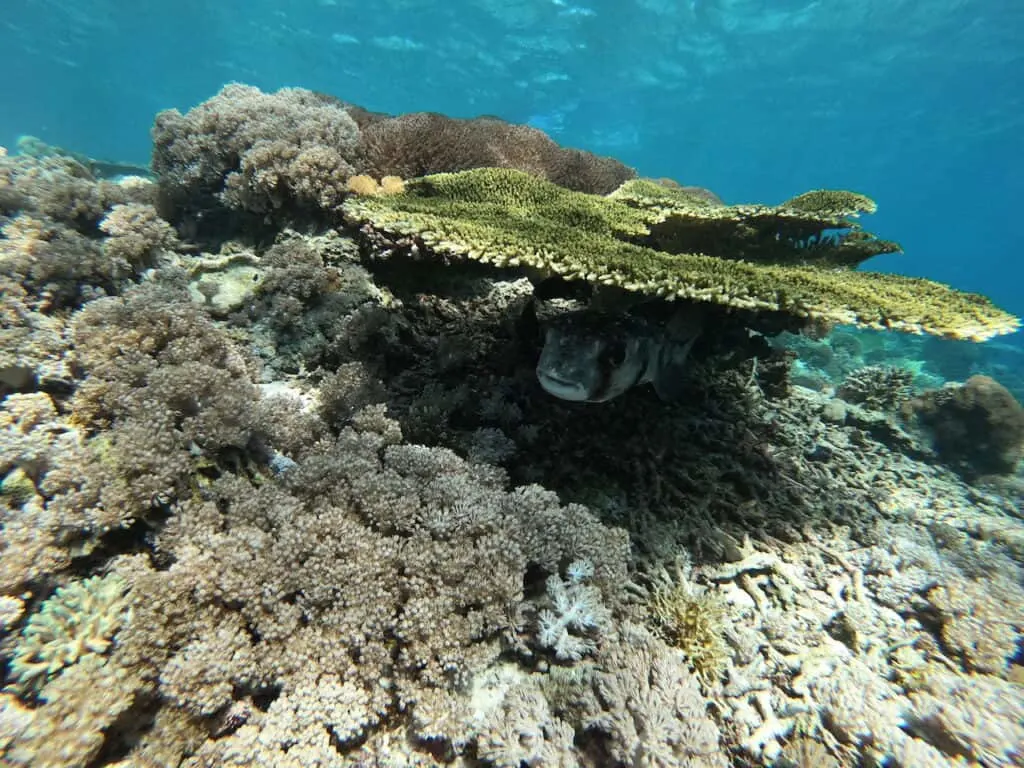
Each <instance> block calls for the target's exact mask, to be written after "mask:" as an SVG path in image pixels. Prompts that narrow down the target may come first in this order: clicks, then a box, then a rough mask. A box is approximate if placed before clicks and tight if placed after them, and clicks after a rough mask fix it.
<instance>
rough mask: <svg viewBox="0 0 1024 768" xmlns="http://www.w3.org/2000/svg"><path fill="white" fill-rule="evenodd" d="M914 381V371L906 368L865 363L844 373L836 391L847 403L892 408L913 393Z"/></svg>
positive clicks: (882, 408) (880, 408)
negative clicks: (846, 373) (845, 374)
mask: <svg viewBox="0 0 1024 768" xmlns="http://www.w3.org/2000/svg"><path fill="white" fill-rule="evenodd" d="M913 381H914V374H913V373H912V372H911V371H908V370H907V369H906V368H896V367H894V366H881V365H868V366H864V367H863V368H858V369H857V370H855V371H854V372H853V373H851V374H850V375H849V376H847V377H846V379H844V380H843V383H842V384H841V385H840V386H839V388H838V390H837V391H836V394H838V395H839V397H841V398H842V399H843V400H845V401H846V402H848V403H859V404H862V405H864V406H865V407H867V408H873V409H875V410H879V411H892V410H895V409H896V408H897V407H899V405H900V403H902V402H904V401H906V400H907V399H909V398H910V397H911V396H912V395H913V393H914V389H913Z"/></svg>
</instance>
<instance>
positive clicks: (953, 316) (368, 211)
mask: <svg viewBox="0 0 1024 768" xmlns="http://www.w3.org/2000/svg"><path fill="white" fill-rule="evenodd" d="M656 186H657V185H656ZM665 189H666V190H667V191H668V193H669V195H670V196H671V197H672V205H658V206H653V207H640V206H636V205H631V204H630V202H631V201H630V200H629V199H617V198H615V197H614V196H613V197H612V198H601V197H596V196H590V195H584V194H582V193H578V192H572V191H569V190H566V189H563V188H561V187H558V186H556V185H554V184H551V183H549V182H545V181H543V180H541V179H537V178H535V177H533V176H530V175H528V174H525V173H522V172H518V171H512V170H503V169H482V170H475V171H465V172H462V173H457V174H439V175H436V176H428V177H425V178H423V179H420V180H417V181H416V182H414V183H412V184H409V185H407V187H406V191H405V192H404V193H402V194H397V195H383V196H374V197H356V198H352V199H350V200H349V201H347V202H346V204H345V206H344V211H345V213H346V215H347V217H348V218H349V220H350V221H351V222H352V223H353V224H356V225H361V226H364V227H367V228H368V229H369V231H370V232H372V233H373V234H374V235H375V236H376V238H377V239H378V240H383V241H384V242H385V243H388V242H390V243H391V244H392V245H393V246H396V245H397V246H399V247H402V248H404V249H405V250H410V249H412V250H418V249H420V248H425V249H427V250H428V251H432V252H434V253H437V254H439V255H444V256H455V257H459V258H464V259H469V260H472V261H478V262H482V263H485V264H493V265H495V266H499V267H519V266H522V267H532V268H534V269H539V270H542V271H546V272H551V273H556V274H559V275H561V276H562V277H563V278H565V279H569V280H586V281H588V282H590V283H594V284H598V285H614V286H617V287H620V288H624V289H626V290H627V291H631V292H635V293H638V294H642V295H647V296H660V297H665V298H680V299H692V300H698V301H704V302H712V303H716V304H724V305H726V306H730V307H735V308H742V309H749V310H757V311H782V312H785V313H788V314H791V315H796V316H798V317H802V318H811V319H816V320H819V321H829V322H839V323H851V324H857V325H863V326H868V327H877V328H893V329H897V330H904V331H911V332H916V333H933V334H938V335H947V336H954V337H958V338H970V339H977V340H981V339H985V338H989V337H991V336H994V335H996V334H999V333H1008V332H1011V331H1013V330H1014V329H1016V328H1017V326H1018V320H1017V318H1015V317H1013V316H1012V315H1009V314H1008V313H1006V312H1003V311H1002V310H1000V309H998V308H996V307H994V306H993V305H992V304H990V303H989V302H988V300H987V299H985V298H983V297H981V296H977V295H973V294H965V293H960V292H958V291H955V290H953V289H951V288H949V287H947V286H944V285H941V284H939V283H934V282H930V281H927V280H922V279H918V278H907V277H901V276H897V275H889V274H876V273H869V272H859V271H854V270H849V269H843V270H836V269H825V268H822V267H820V266H813V265H814V264H816V263H819V262H820V263H821V264H824V265H826V266H827V265H830V264H832V263H834V262H835V261H837V260H838V261H839V263H849V262H844V261H843V259H844V258H845V256H842V257H841V255H842V254H846V253H850V252H852V253H853V254H855V256H854V258H853V259H852V260H851V261H852V262H854V263H856V262H858V261H860V260H862V259H864V258H867V257H869V256H871V255H874V254H875V253H879V252H881V251H880V250H879V249H880V248H881V250H887V249H888V246H886V245H877V246H876V245H875V244H877V243H880V242H881V241H875V240H873V239H872V238H870V237H868V236H866V235H864V234H863V233H861V232H859V231H857V230H854V231H853V235H856V236H855V237H853V239H852V240H844V239H839V240H836V241H829V240H827V239H824V240H822V239H819V240H817V241H816V242H815V245H814V247H805V246H804V245H802V244H801V242H802V241H801V242H798V240H797V239H794V238H792V237H783V238H782V240H779V239H776V238H768V239H767V240H766V239H765V238H764V237H763V236H761V234H760V230H759V227H757V226H753V227H748V226H747V225H746V224H745V223H744V222H745V220H746V218H748V217H749V216H754V217H755V218H756V217H757V216H761V215H762V214H761V211H762V210H767V211H768V212H769V214H770V215H769V218H770V219H771V220H772V221H779V222H785V221H788V220H790V219H792V220H795V221H797V222H799V223H801V224H802V226H803V227H804V228H805V229H807V230H808V231H809V233H818V234H821V233H822V232H823V231H824V230H827V229H829V228H830V227H832V226H835V222H834V220H831V219H828V218H827V217H825V218H823V217H822V216H821V215H819V214H817V213H807V212H804V211H800V210H797V209H784V208H780V209H779V210H778V211H772V210H771V209H757V211H756V212H749V211H747V210H746V209H745V208H742V207H736V206H732V207H722V206H719V207H715V206H709V205H706V204H704V205H691V206H689V207H688V208H686V209H685V211H686V214H685V217H683V218H681V217H680V215H679V214H678V213H677V209H678V207H679V197H680V196H679V195H678V194H676V193H675V191H674V190H671V189H669V188H665ZM634 197H635V196H634ZM698 214H699V216H698ZM695 216H696V217H698V218H699V219H700V220H702V221H705V222H711V223H712V224H713V225H714V227H713V229H712V232H711V233H710V234H709V233H708V232H707V230H706V228H704V227H701V228H698V229H697V230H696V232H697V233H698V234H700V235H701V236H700V237H696V240H695V241H694V239H693V238H692V237H691V236H690V235H689V234H687V235H686V236H685V237H684V236H683V235H682V234H681V233H682V232H686V231H687V226H688V225H687V226H683V224H685V222H686V221H687V218H686V217H690V218H693V217H695ZM773 226H775V225H773ZM778 226H782V225H781V224H779V225H778ZM716 230H717V232H719V233H722V234H716ZM782 231H784V230H782ZM748 232H749V234H748ZM659 233H660V234H659ZM701 233H702V234H701ZM648 239H650V240H653V241H654V243H655V246H657V247H668V248H671V252H666V251H664V250H656V249H655V248H654V247H647V246H646V245H642V244H637V243H644V242H646V241H647V240H648ZM705 241H707V242H708V243H712V242H722V243H724V244H725V246H726V247H725V249H724V250H721V249H720V250H713V249H711V248H704V247H702V243H704V242H705ZM764 242H768V243H770V245H769V246H767V250H766V251H765V250H764V248H763V247H762V246H760V245H759V244H761V243H764ZM780 242H782V243H785V242H789V245H788V246H787V248H786V249H784V251H783V253H782V254H781V255H780V254H779V252H778V250H779V247H780V245H779V243H780ZM735 243H741V244H743V246H744V248H745V249H746V250H745V251H744V250H740V251H739V255H741V256H742V257H743V258H744V259H746V260H744V261H736V260H734V257H735V256H736V255H737V251H736V249H735V247H734V245H733V244H735ZM865 244H866V245H867V248H866V249H865V248H864V247H863V246H865ZM688 245H693V246H694V247H693V248H692V250H691V249H689V248H688ZM759 248H761V249H762V252H761V253H760V254H758V253H757V249H759ZM836 254H839V255H836ZM804 261H806V262H807V264H806V265H805V264H803V263H802V262H804Z"/></svg>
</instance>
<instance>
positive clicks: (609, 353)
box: [601, 339, 627, 368]
mask: <svg viewBox="0 0 1024 768" xmlns="http://www.w3.org/2000/svg"><path fill="white" fill-rule="evenodd" d="M626 352H627V349H626V342H624V341H623V340H622V339H612V340H611V341H607V342H605V344H604V346H603V347H602V348H601V362H602V363H603V364H604V365H606V366H609V367H611V368H618V367H619V366H620V365H622V364H623V363H624V362H626Z"/></svg>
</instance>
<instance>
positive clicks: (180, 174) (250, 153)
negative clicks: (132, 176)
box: [153, 83, 359, 219]
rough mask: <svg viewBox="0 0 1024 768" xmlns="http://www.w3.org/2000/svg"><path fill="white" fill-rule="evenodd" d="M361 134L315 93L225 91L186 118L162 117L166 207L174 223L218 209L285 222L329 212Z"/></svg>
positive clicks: (159, 133)
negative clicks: (287, 218) (297, 216)
mask: <svg viewBox="0 0 1024 768" xmlns="http://www.w3.org/2000/svg"><path fill="white" fill-rule="evenodd" d="M358 133H359V129H358V128H357V126H356V124H355V122H354V121H353V120H352V118H351V117H349V115H348V114H347V113H346V112H345V110H344V109H343V108H342V107H341V106H340V105H339V104H338V103H337V102H336V101H334V100H331V99H330V98H328V97H325V96H321V95H319V94H316V93H313V92H312V91H307V90H303V89H300V88H284V89H282V90H280V91H277V92H276V93H273V94H267V93H263V92H261V91H260V90H259V89H258V88H253V87H250V86H245V85H239V84H237V83H235V84H231V85H227V86H225V87H224V88H223V89H222V90H221V91H220V93H218V94H217V95H216V96H214V97H213V98H211V99H209V100H208V101H206V102H204V103H203V104H201V105H199V106H198V107H196V108H195V109H192V110H190V111H189V112H188V114H186V115H182V114H181V113H180V112H178V111H176V110H169V111H166V112H161V113H160V114H159V115H158V116H157V118H156V123H155V125H154V128H153V140H154V144H155V147H154V152H153V170H154V171H155V172H156V173H157V174H158V176H159V184H160V191H161V196H162V205H163V206H164V209H165V210H167V211H173V212H174V214H175V218H176V219H180V218H183V217H184V218H187V217H189V216H191V215H194V214H198V213H200V212H201V211H203V210H204V209H207V208H216V207H218V206H219V205H227V206H228V207H230V208H234V209H238V210H242V211H249V212H253V213H261V214H264V213H268V214H269V213H280V214H282V215H285V216H288V215H295V214H296V213H299V212H302V211H305V212H306V213H307V214H308V213H310V212H315V211H319V210H320V209H325V210H329V209H331V208H332V207H334V206H336V205H337V204H338V203H339V202H340V201H341V199H342V197H343V196H344V194H345V192H346V182H347V180H348V177H349V176H350V175H352V173H353V167H352V161H353V160H354V158H355V157H356V154H357V142H358Z"/></svg>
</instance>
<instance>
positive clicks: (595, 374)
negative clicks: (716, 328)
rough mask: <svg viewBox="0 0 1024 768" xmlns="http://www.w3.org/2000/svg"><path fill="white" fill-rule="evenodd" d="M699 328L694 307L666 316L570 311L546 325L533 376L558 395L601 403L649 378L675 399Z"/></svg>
mask: <svg viewBox="0 0 1024 768" xmlns="http://www.w3.org/2000/svg"><path fill="white" fill-rule="evenodd" d="M700 331H701V323H700V314H699V313H698V312H697V311H695V309H694V308H693V307H686V308H680V309H679V310H677V311H676V312H675V314H674V315H673V316H672V317H671V318H670V319H668V320H667V321H665V320H659V319H658V318H656V317H648V316H645V315H644V314H642V313H631V314H624V315H607V314H604V313H600V312H594V311H592V310H586V309H584V310H579V311H576V312H572V313H569V314H566V315H563V316H562V317H559V318H557V319H555V320H553V321H551V322H550V324H549V325H548V327H547V330H546V332H545V335H544V348H543V350H542V351H541V354H540V359H539V360H538V362H537V379H538V380H539V381H540V385H541V386H542V387H543V388H544V390H545V391H547V392H548V393H549V394H551V395H554V396H555V397H558V398H561V399H562V400H572V401H574V402H586V403H603V402H605V401H607V400H611V399H612V398H613V397H617V396H618V395H621V394H622V393H623V392H625V391H626V390H628V389H630V388H631V387H634V386H637V385H639V384H645V383H650V384H652V385H653V386H654V390H655V392H657V393H658V397H660V398H661V399H662V400H665V401H669V402H671V401H674V400H677V399H679V396H680V394H681V387H682V383H683V377H682V375H681V374H682V371H683V369H684V367H685V365H686V358H687V357H688V356H689V354H690V349H691V348H692V347H693V343H694V341H696V339H697V337H698V336H699V335H700Z"/></svg>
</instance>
